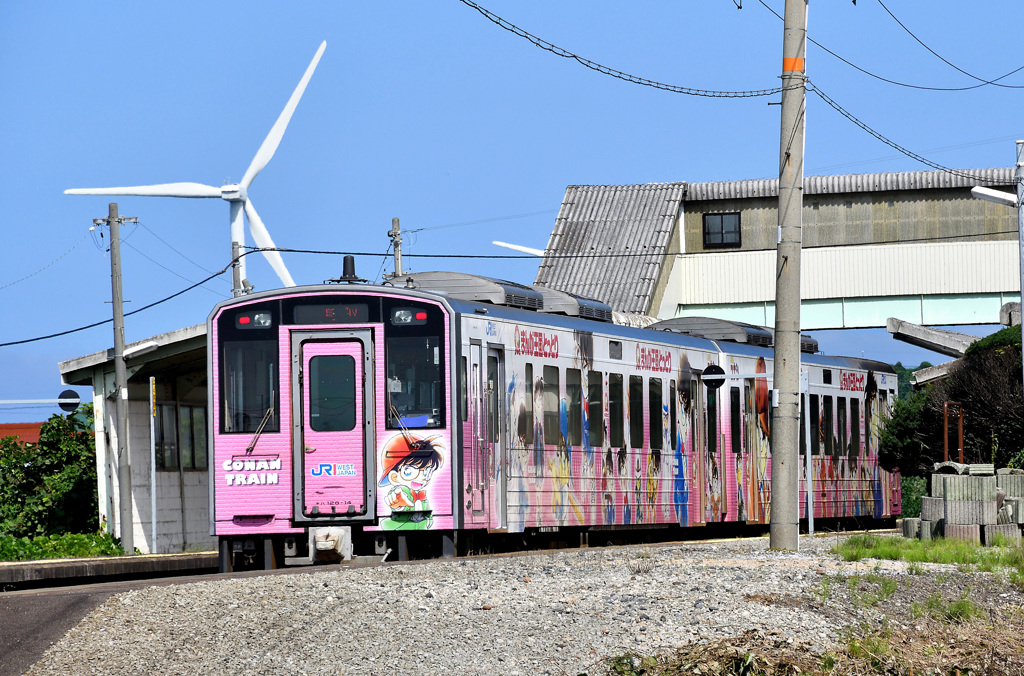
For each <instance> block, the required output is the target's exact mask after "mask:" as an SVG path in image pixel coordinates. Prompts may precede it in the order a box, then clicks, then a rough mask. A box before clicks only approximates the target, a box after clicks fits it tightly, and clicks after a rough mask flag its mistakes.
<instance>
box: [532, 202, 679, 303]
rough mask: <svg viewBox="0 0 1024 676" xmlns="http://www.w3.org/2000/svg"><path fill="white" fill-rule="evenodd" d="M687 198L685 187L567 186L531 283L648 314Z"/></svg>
mask: <svg viewBox="0 0 1024 676" xmlns="http://www.w3.org/2000/svg"><path fill="white" fill-rule="evenodd" d="M685 194H686V183H649V184H645V185H611V186H609V185H597V186H594V185H571V186H569V187H568V188H566V190H565V199H564V200H563V202H562V208H561V209H560V211H559V212H558V218H557V219H556V220H555V227H554V230H552V232H551V238H550V240H548V246H547V248H546V249H545V257H544V260H543V262H542V263H541V265H540V268H539V269H538V271H537V281H536V283H537V284H538V285H543V286H548V287H551V288H554V289H559V290H562V291H568V292H569V293H574V294H577V295H580V296H585V297H588V298H595V299H598V300H602V301H604V302H605V303H608V304H609V305H611V306H612V307H613V308H614V309H615V310H618V311H620V312H626V313H631V312H635V313H646V312H647V310H648V307H649V306H650V303H651V294H652V292H653V291H654V283H655V281H656V280H657V278H658V274H659V272H660V270H661V265H662V261H663V258H664V254H665V252H666V250H667V248H668V243H669V238H670V237H671V235H672V229H673V227H674V226H675V222H676V219H677V218H678V216H679V211H680V207H681V204H682V201H683V197H684V195H685ZM602 254H614V255H615V257H613V258H598V257H596V256H600V255H602Z"/></svg>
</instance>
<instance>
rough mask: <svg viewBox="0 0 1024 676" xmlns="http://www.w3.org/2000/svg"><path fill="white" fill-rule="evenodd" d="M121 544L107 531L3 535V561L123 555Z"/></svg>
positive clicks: (0, 558)
mask: <svg viewBox="0 0 1024 676" xmlns="http://www.w3.org/2000/svg"><path fill="white" fill-rule="evenodd" d="M124 553H125V552H124V549H122V548H121V541H120V540H119V539H117V538H115V537H113V536H112V535H110V534H109V533H107V532H106V531H102V530H101V531H97V532H95V533H65V534H63V535H39V536H37V537H34V538H27V537H14V536H12V535H0V561H32V560H35V559H66V558H75V557H85V556H123V555H124Z"/></svg>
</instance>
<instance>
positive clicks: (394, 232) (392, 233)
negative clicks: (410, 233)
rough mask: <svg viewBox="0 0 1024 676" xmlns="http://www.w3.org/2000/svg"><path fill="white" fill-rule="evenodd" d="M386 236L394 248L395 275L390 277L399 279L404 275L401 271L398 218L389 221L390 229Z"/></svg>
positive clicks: (400, 230) (400, 243) (400, 234)
mask: <svg viewBox="0 0 1024 676" xmlns="http://www.w3.org/2000/svg"><path fill="white" fill-rule="evenodd" d="M388 236H389V237H390V238H391V241H392V243H393V245H394V247H395V274H394V275H392V277H400V276H402V275H404V274H405V272H403V271H402V229H401V228H399V227H398V218H392V219H391V229H390V230H388Z"/></svg>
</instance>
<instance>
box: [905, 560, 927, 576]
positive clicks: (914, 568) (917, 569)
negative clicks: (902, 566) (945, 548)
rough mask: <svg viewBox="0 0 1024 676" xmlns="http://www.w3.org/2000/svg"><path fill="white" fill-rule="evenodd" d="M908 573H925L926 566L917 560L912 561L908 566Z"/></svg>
mask: <svg viewBox="0 0 1024 676" xmlns="http://www.w3.org/2000/svg"><path fill="white" fill-rule="evenodd" d="M907 573H909V574H910V575H924V566H922V565H921V564H920V563H918V562H917V561H911V562H910V564H909V565H908V566H907Z"/></svg>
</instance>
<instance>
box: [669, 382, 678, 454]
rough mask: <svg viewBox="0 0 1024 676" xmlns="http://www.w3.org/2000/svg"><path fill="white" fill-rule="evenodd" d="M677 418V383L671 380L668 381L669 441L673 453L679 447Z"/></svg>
mask: <svg viewBox="0 0 1024 676" xmlns="http://www.w3.org/2000/svg"><path fill="white" fill-rule="evenodd" d="M677 416H678V413H677V411H676V381H674V380H670V381H668V441H669V443H670V444H671V445H672V450H673V451H674V450H676V448H678V446H679V443H678V442H679V435H678V431H679V420H678V419H677Z"/></svg>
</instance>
